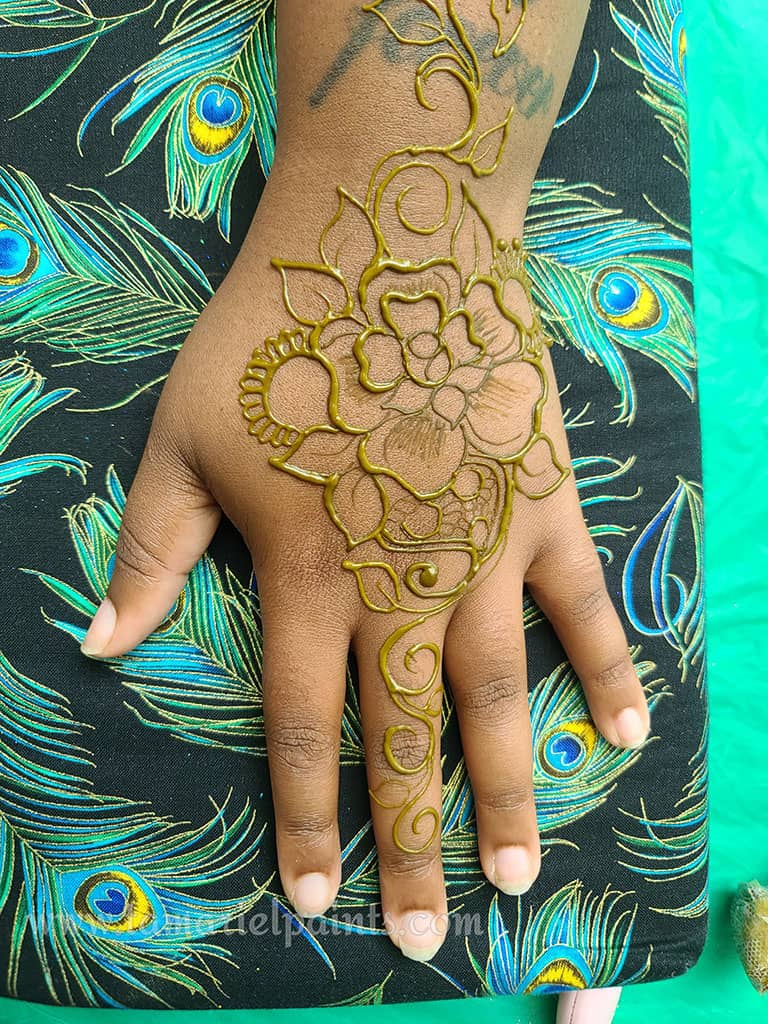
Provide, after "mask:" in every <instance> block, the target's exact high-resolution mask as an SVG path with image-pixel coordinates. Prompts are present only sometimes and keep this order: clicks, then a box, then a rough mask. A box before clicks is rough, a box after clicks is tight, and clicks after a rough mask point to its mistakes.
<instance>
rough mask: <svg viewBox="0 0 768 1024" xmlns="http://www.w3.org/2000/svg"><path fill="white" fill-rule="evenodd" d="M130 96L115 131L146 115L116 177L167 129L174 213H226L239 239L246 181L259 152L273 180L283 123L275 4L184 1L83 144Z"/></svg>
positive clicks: (223, 217) (86, 126) (103, 103)
mask: <svg viewBox="0 0 768 1024" xmlns="http://www.w3.org/2000/svg"><path fill="white" fill-rule="evenodd" d="M128 89H130V90H131V93H130V96H129V98H128V99H127V101H126V102H125V105H124V106H123V107H122V108H121V109H120V110H118V112H117V113H116V114H115V115H114V116H113V118H112V130H113V131H115V130H116V129H117V128H119V127H120V126H121V125H124V124H128V123H129V122H133V121H134V119H135V118H137V117H138V116H139V115H143V120H142V123H141V124H140V125H139V127H138V129H137V130H136V133H135V134H134V136H133V138H132V139H131V141H130V143H129V145H128V147H127V149H126V150H125V153H124V155H123V158H122V161H121V162H120V164H119V166H118V167H117V168H116V169H117V170H122V169H123V168H125V167H126V166H128V164H130V163H132V162H133V161H134V160H136V159H137V158H138V157H139V156H140V155H141V154H142V153H144V151H145V150H146V149H147V148H148V147H149V146H150V145H151V144H152V142H153V141H154V140H155V139H156V138H157V137H158V136H159V135H160V133H161V132H162V131H163V129H164V130H165V165H166V166H165V169H166V190H167V194H168V202H169V212H170V214H171V216H182V217H190V218H193V219H196V220H201V221H205V220H208V219H209V218H210V217H212V216H214V215H215V216H217V218H218V224H219V230H220V231H221V234H222V235H223V236H224V238H226V239H229V234H230V206H231V200H232V191H233V189H234V186H235V181H236V180H237V175H238V173H239V171H240V168H241V167H242V165H243V161H244V160H245V158H246V156H247V154H248V152H249V150H250V149H251V146H252V145H254V144H255V145H256V147H257V149H258V153H259V160H260V163H261V167H262V170H263V172H264V174H265V175H266V174H268V173H269V170H270V168H271V166H272V160H273V158H274V141H275V126H276V116H277V107H276V104H277V101H276V70H275V13H274V3H273V2H272V0H228V2H227V3H220V2H219V0H183V2H182V3H181V5H180V7H179V9H178V11H177V12H176V15H175V17H174V20H173V23H172V26H171V28H170V30H169V31H168V32H167V34H166V35H165V37H164V39H163V40H162V48H161V50H160V52H159V53H157V54H156V55H155V56H154V57H152V58H151V59H150V60H148V61H147V62H146V63H145V64H143V65H142V66H141V67H140V68H137V69H136V70H135V71H133V72H131V73H130V74H128V75H126V76H125V77H124V78H123V79H121V81H119V82H118V83H117V84H116V85H115V86H113V87H112V88H111V89H110V90H109V91H108V92H106V93H105V94H104V95H103V96H102V97H101V98H100V99H99V100H98V101H97V102H96V103H94V105H93V106H92V107H91V109H90V110H89V111H88V113H87V114H86V116H85V117H84V118H83V121H82V123H81V125H80V129H79V132H78V143H79V145H80V146H81V148H82V145H83V142H84V139H85V137H86V133H87V132H88V131H89V130H90V128H91V126H92V124H93V122H94V120H95V118H96V117H97V115H98V114H99V113H100V111H101V110H102V109H104V108H105V107H107V106H108V105H110V104H111V103H112V101H113V100H114V99H115V98H116V97H117V96H123V95H124V94H125V92H126V91H127V90H128Z"/></svg>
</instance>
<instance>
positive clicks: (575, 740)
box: [537, 718, 599, 779]
mask: <svg viewBox="0 0 768 1024" xmlns="http://www.w3.org/2000/svg"><path fill="white" fill-rule="evenodd" d="M598 735H599V733H598V731H597V729H596V728H595V725H594V723H593V722H591V721H589V720H588V719H586V718H581V719H575V720H574V721H572V722H566V723H565V724H563V725H558V726H555V727H554V728H553V729H550V730H548V731H547V732H546V733H545V734H544V735H543V736H542V737H541V739H540V740H539V741H538V751H537V754H538V760H539V763H540V764H542V765H546V767H547V770H548V772H549V773H550V775H551V776H552V777H553V778H555V779H558V778H559V779H569V778H571V776H573V775H575V774H576V773H577V772H578V771H579V770H580V769H581V768H582V767H583V766H584V764H585V763H586V761H587V760H588V759H589V758H590V756H591V754H592V752H593V751H594V749H595V744H596V743H597V739H598Z"/></svg>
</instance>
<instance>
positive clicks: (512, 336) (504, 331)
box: [465, 278, 525, 358]
mask: <svg viewBox="0 0 768 1024" xmlns="http://www.w3.org/2000/svg"><path fill="white" fill-rule="evenodd" d="M465 305H466V308H467V310H468V311H469V313H470V314H471V316H472V328H473V330H474V332H475V334H476V335H477V337H478V338H479V339H480V340H481V341H482V343H483V344H484V346H485V351H486V352H487V353H488V354H489V355H492V356H494V357H495V358H499V357H500V356H504V357H505V358H508V357H510V356H516V355H520V354H522V352H523V349H524V346H525V334H524V331H523V327H524V324H523V323H522V321H521V320H520V319H519V318H518V317H516V316H514V315H513V314H512V313H511V312H510V311H508V310H506V309H505V308H504V307H503V306H502V296H501V292H500V287H499V285H498V283H497V282H496V281H493V280H492V279H490V278H488V279H483V280H481V281H478V282H477V283H476V284H475V285H474V287H473V288H472V289H471V291H470V292H469V294H468V295H467V298H466V301H465Z"/></svg>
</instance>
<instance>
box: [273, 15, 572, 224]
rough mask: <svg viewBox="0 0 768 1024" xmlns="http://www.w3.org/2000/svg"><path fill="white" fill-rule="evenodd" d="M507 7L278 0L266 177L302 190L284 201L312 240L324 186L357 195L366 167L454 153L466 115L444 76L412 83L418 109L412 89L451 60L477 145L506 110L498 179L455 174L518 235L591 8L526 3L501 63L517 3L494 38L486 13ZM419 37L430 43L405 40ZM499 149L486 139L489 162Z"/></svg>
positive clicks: (453, 83)
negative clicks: (272, 142) (422, 70)
mask: <svg viewBox="0 0 768 1024" xmlns="http://www.w3.org/2000/svg"><path fill="white" fill-rule="evenodd" d="M506 2H507V0H465V2H463V3H462V2H455V3H454V2H451V0H430V2H429V3H428V2H425V0H396V2H393V0H384V2H383V3H381V4H380V5H378V7H377V8H376V10H373V9H372V8H373V7H374V6H375V5H372V4H368V5H364V4H363V3H361V2H359V0H357V2H356V0H333V2H329V3H323V4H322V5H321V4H307V3H306V2H304V0H280V3H279V4H278V76H279V84H278V96H279V110H278V142H277V155H276V160H275V168H274V172H273V176H274V178H275V183H279V185H280V187H281V188H282V186H283V185H284V184H287V185H289V186H290V183H291V181H293V182H295V183H297V184H299V183H300V184H301V189H300V194H298V192H297V194H296V196H295V198H296V201H297V202H298V203H299V204H300V209H301V212H302V216H304V217H305V218H309V220H310V221H311V220H313V219H315V218H319V220H318V223H317V225H316V227H317V228H318V229H319V228H321V227H322V218H323V216H324V215H326V214H327V210H328V203H329V202H331V201H332V198H333V197H332V194H331V193H332V188H333V186H334V185H335V184H343V185H345V186H346V187H348V188H350V189H352V190H354V191H356V190H359V189H361V188H362V187H363V185H364V184H365V183H366V182H367V180H368V179H369V176H370V174H371V170H372V168H373V166H374V164H375V162H376V161H377V160H379V159H381V158H382V157H384V156H385V155H386V154H387V153H388V152H392V151H395V150H398V149H401V148H405V147H413V146H419V145H424V144H427V143H429V144H441V143H442V144H445V145H449V144H451V143H453V142H456V141H457V139H458V138H459V136H460V135H461V133H462V132H463V131H464V130H465V128H466V127H467V124H468V119H469V115H470V113H471V111H470V106H471V102H472V98H470V97H468V96H467V90H466V85H465V84H463V83H462V82H460V81H459V78H458V76H457V75H455V74H441V73H432V74H428V75H427V76H426V77H423V76H422V84H423V86H424V89H423V93H422V95H421V97H419V96H418V95H417V88H416V87H417V79H418V69H419V66H420V65H422V64H423V62H425V61H426V60H428V59H429V58H433V59H434V67H437V66H439V65H440V64H441V63H442V66H444V67H446V68H450V69H452V70H453V71H455V70H457V69H458V67H459V65H458V63H457V62H456V60H455V57H456V55H457V54H458V56H459V57H460V58H461V59H464V60H465V61H466V66H467V70H468V71H469V72H470V77H473V78H474V77H475V76H476V81H473V83H472V87H473V88H474V89H475V96H474V98H473V99H474V101H475V102H476V103H477V111H476V114H477V123H476V131H475V137H476V136H477V135H479V134H480V133H481V132H482V131H484V130H486V129H489V128H491V127H492V126H494V125H497V124H500V123H502V122H504V121H505V119H506V118H507V116H508V114H509V113H510V111H512V116H511V119H510V120H509V127H508V138H507V143H506V146H505V147H504V150H503V154H502V157H501V160H500V163H499V167H498V170H497V171H496V173H494V174H492V175H489V176H483V177H482V178H481V179H478V176H477V175H473V173H472V169H471V168H470V167H469V166H467V165H464V166H463V167H462V168H461V170H462V172H463V176H464V177H466V178H467V179H471V178H473V177H474V178H475V179H476V180H475V183H474V185H473V194H474V195H475V196H476V198H477V199H478V201H479V202H480V203H481V204H482V205H483V206H484V208H486V209H488V211H489V215H490V216H492V217H493V218H494V222H495V223H498V228H499V231H501V232H502V233H504V234H512V233H517V232H519V230H521V228H522V223H521V218H522V216H523V214H524V211H525V208H526V205H527V201H528V196H529V192H530V188H531V186H532V183H533V179H534V176H535V173H536V169H537V167H538V164H539V161H540V159H541V155H542V153H543V150H544V147H545V146H546V143H547V140H548V138H549V135H550V133H551V131H552V128H553V125H554V121H555V118H556V116H557V112H558V110H559V107H560V103H561V100H562V96H563V93H564V91H565V88H566V85H567V82H568V79H569V77H570V73H571V70H572V65H573V61H574V59H575V56H576V52H577V50H578V46H579V41H580V37H581V33H582V30H583V25H584V20H585V17H586V12H587V8H588V0H532V2H531V3H530V4H529V6H528V10H527V11H526V12H525V19H524V23H523V25H522V27H521V28H520V30H519V32H518V33H517V38H516V39H515V41H514V42H512V43H511V45H509V46H508V48H506V52H501V51H502V50H503V49H504V48H505V46H506V44H507V43H508V42H509V39H510V38H511V37H512V35H513V34H514V32H515V29H516V28H517V26H518V23H519V21H520V18H521V14H522V13H523V12H522V9H521V6H520V0H511V8H510V12H509V14H503V13H502V16H501V17H500V19H499V20H500V22H501V26H500V27H499V24H498V23H497V20H496V19H495V18H494V12H495V11H496V9H497V8H498V9H500V10H501V11H502V12H503V9H504V8H505V7H506ZM366 8H367V9H366ZM377 11H378V13H377ZM379 15H381V16H379ZM383 18H386V19H387V22H388V24H387V23H385V21H384V20H383ZM441 33H442V35H443V36H444V39H442V40H441V39H439V35H440V34H441ZM462 36H463V38H462ZM398 37H399V38H398ZM419 39H420V40H429V39H435V42H433V43H427V44H424V45H419V44H417V43H415V42H409V41H408V40H419ZM495 54H497V55H495ZM473 64H474V65H475V66H476V71H475V68H473V66H472V65H473ZM420 100H421V101H420ZM427 104H428V105H429V107H432V108H433V109H429V107H428V106H427ZM498 141H499V137H497V136H496V135H493V136H491V137H490V138H489V140H488V146H487V148H488V150H489V151H490V150H493V149H494V147H496V145H497V143H498ZM308 176H309V178H310V182H309V189H308V188H307V184H308V182H307V178H308ZM323 196H325V199H324V201H323ZM267 202H268V203H269V199H267ZM500 218H501V220H499V219H500Z"/></svg>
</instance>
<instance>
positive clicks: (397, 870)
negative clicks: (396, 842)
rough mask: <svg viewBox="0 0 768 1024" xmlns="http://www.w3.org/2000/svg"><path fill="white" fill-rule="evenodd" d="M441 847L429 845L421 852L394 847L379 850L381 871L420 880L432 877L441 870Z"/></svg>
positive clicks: (396, 876) (393, 875)
mask: <svg viewBox="0 0 768 1024" xmlns="http://www.w3.org/2000/svg"><path fill="white" fill-rule="evenodd" d="M440 864H441V859H440V848H439V847H437V846H435V847H429V848H428V849H426V850H423V851H421V852H420V853H409V852H408V851H406V850H400V849H398V848H397V847H394V848H393V849H391V850H385V851H381V850H380V851H379V871H380V872H382V873H383V874H387V875H390V876H391V877H393V878H405V879H413V880H415V881H419V880H421V879H425V878H430V877H432V875H433V874H435V873H436V872H437V871H439V870H440Z"/></svg>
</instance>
